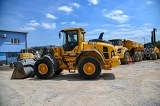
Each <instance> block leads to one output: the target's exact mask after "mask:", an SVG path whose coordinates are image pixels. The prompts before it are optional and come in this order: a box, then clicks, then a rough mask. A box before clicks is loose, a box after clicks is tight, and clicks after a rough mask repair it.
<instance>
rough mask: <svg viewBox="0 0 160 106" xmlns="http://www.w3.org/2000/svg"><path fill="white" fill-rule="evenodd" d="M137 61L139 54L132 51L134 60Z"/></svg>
mask: <svg viewBox="0 0 160 106" xmlns="http://www.w3.org/2000/svg"><path fill="white" fill-rule="evenodd" d="M138 61H139V54H138V53H137V52H135V53H134V62H138Z"/></svg>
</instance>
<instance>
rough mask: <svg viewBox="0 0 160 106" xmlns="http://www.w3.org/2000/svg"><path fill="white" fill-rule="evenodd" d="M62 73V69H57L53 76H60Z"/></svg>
mask: <svg viewBox="0 0 160 106" xmlns="http://www.w3.org/2000/svg"><path fill="white" fill-rule="evenodd" d="M62 71H63V70H62V69H59V70H58V71H55V74H60V73H61V72H62Z"/></svg>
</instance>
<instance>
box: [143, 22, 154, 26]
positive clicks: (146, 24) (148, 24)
mask: <svg viewBox="0 0 160 106" xmlns="http://www.w3.org/2000/svg"><path fill="white" fill-rule="evenodd" d="M150 25H152V24H151V23H145V24H143V26H150Z"/></svg>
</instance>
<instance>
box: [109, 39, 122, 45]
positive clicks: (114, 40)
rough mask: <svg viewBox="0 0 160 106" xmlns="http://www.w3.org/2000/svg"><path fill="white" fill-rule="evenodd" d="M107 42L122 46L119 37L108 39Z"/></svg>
mask: <svg viewBox="0 0 160 106" xmlns="http://www.w3.org/2000/svg"><path fill="white" fill-rule="evenodd" d="M109 43H110V44H112V45H114V46H122V40H121V39H113V40H109Z"/></svg>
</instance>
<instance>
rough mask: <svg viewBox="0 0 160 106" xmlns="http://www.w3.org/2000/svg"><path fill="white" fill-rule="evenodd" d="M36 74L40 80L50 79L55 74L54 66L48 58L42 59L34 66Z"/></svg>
mask: <svg viewBox="0 0 160 106" xmlns="http://www.w3.org/2000/svg"><path fill="white" fill-rule="evenodd" d="M34 68H35V69H34V70H35V74H36V76H37V77H38V78H40V79H49V78H51V77H52V76H53V75H54V73H55V67H54V64H53V63H52V62H51V61H50V60H49V59H47V58H42V59H39V60H37V61H36V63H35V64H34Z"/></svg>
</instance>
